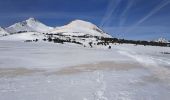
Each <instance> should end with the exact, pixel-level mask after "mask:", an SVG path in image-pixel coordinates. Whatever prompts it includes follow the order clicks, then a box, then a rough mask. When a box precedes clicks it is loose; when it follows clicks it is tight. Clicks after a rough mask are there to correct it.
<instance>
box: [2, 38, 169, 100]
mask: <svg viewBox="0 0 170 100" xmlns="http://www.w3.org/2000/svg"><path fill="white" fill-rule="evenodd" d="M169 51H170V48H168V47H153V46H134V45H130V44H116V45H112V49H111V50H109V49H107V47H105V46H103V47H102V46H101V47H98V48H84V47H82V46H78V45H71V44H63V45H62V44H54V43H44V42H37V43H35V42H32V43H26V42H21V41H0V100H11V99H15V100H169V98H170V63H169V62H170V55H168V54H162V53H161V52H169Z"/></svg>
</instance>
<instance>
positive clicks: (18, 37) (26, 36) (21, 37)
mask: <svg viewBox="0 0 170 100" xmlns="http://www.w3.org/2000/svg"><path fill="white" fill-rule="evenodd" d="M43 38H44V35H43V34H42V33H38V32H24V33H20V34H13V35H8V36H4V37H0V40H7V41H25V40H35V39H41V40H42V39H43Z"/></svg>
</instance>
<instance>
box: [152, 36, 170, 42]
mask: <svg viewBox="0 0 170 100" xmlns="http://www.w3.org/2000/svg"><path fill="white" fill-rule="evenodd" d="M155 42H160V43H169V41H168V40H166V39H165V38H162V37H161V38H158V39H157V40H155Z"/></svg>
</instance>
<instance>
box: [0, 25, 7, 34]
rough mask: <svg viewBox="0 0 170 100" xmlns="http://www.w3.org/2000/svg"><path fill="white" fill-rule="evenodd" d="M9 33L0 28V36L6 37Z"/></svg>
mask: <svg viewBox="0 0 170 100" xmlns="http://www.w3.org/2000/svg"><path fill="white" fill-rule="evenodd" d="M8 34H9V33H8V32H7V31H6V30H5V29H4V28H2V27H0V36H6V35H8Z"/></svg>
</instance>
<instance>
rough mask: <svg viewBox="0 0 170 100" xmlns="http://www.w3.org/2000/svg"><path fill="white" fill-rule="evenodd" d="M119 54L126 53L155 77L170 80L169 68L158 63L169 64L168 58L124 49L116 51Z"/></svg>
mask: <svg viewBox="0 0 170 100" xmlns="http://www.w3.org/2000/svg"><path fill="white" fill-rule="evenodd" d="M118 52H119V53H120V54H123V55H126V56H128V57H130V58H132V59H135V60H136V61H137V62H139V63H140V64H142V65H143V67H145V68H147V69H149V70H150V71H151V72H152V73H153V74H154V75H155V76H156V77H157V78H159V79H161V80H164V81H168V82H170V70H169V69H168V68H166V67H164V66H163V65H161V64H160V63H166V64H168V65H170V63H169V62H168V59H166V60H163V59H161V58H158V57H151V56H148V55H139V54H137V53H136V52H135V51H132V50H125V51H122V50H120V51H118Z"/></svg>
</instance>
